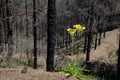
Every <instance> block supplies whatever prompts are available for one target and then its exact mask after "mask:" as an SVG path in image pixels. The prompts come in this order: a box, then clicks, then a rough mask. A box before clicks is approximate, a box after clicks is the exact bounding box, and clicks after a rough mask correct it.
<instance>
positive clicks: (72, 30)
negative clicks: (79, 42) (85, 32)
mask: <svg viewBox="0 0 120 80" xmlns="http://www.w3.org/2000/svg"><path fill="white" fill-rule="evenodd" d="M67 31H68V32H69V33H70V35H71V36H74V35H75V33H76V32H77V29H74V28H68V29H67Z"/></svg>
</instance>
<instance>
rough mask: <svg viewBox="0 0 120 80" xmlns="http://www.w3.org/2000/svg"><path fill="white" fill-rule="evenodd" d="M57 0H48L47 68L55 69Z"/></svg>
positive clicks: (49, 69)
mask: <svg viewBox="0 0 120 80" xmlns="http://www.w3.org/2000/svg"><path fill="white" fill-rule="evenodd" d="M55 2H56V0H48V13H47V18H48V20H47V24H48V27H47V34H48V40H47V42H48V43H47V60H46V65H47V66H46V70H47V71H54V50H55V43H56V40H55V39H56V38H55V31H56V29H55V28H56V21H55V17H56V5H55Z"/></svg>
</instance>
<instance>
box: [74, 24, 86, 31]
mask: <svg viewBox="0 0 120 80" xmlns="http://www.w3.org/2000/svg"><path fill="white" fill-rule="evenodd" d="M73 27H74V28H76V29H77V30H78V31H83V30H85V29H86V28H85V27H84V26H81V25H80V24H76V25H73Z"/></svg>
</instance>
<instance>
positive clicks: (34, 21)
mask: <svg viewBox="0 0 120 80" xmlns="http://www.w3.org/2000/svg"><path fill="white" fill-rule="evenodd" d="M35 6H36V0H33V36H34V53H33V55H34V69H37V30H36V9H35Z"/></svg>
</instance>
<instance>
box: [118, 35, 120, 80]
mask: <svg viewBox="0 0 120 80" xmlns="http://www.w3.org/2000/svg"><path fill="white" fill-rule="evenodd" d="M117 77H118V79H117V80H120V34H119V49H118V62H117Z"/></svg>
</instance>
